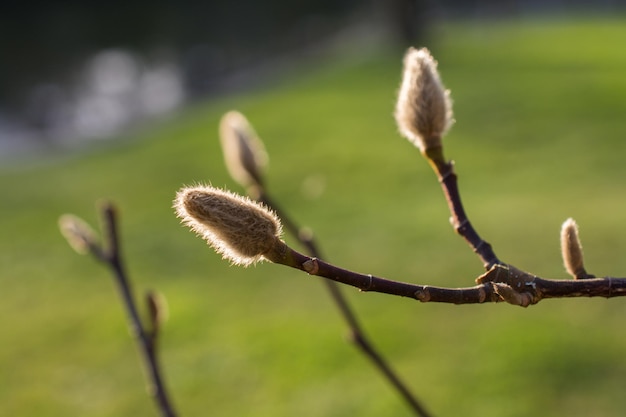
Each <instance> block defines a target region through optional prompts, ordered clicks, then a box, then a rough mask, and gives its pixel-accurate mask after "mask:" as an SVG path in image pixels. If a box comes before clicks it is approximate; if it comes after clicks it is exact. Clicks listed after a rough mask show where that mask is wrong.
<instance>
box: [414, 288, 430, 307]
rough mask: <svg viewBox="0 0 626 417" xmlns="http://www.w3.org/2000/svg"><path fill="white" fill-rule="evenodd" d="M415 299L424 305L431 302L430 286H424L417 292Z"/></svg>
mask: <svg viewBox="0 0 626 417" xmlns="http://www.w3.org/2000/svg"><path fill="white" fill-rule="evenodd" d="M415 298H416V299H418V300H419V301H421V302H422V303H427V302H429V301H430V291H429V290H428V285H424V286H423V287H422V289H421V290H417V291H415Z"/></svg>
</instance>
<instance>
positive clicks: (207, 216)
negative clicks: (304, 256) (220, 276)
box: [174, 186, 283, 266]
mask: <svg viewBox="0 0 626 417" xmlns="http://www.w3.org/2000/svg"><path fill="white" fill-rule="evenodd" d="M174 206H175V208H176V213H177V215H178V217H180V218H181V219H182V220H183V222H184V223H185V224H186V225H187V226H189V227H190V228H191V229H192V230H193V231H195V232H196V233H197V234H198V235H199V236H201V237H202V238H204V239H205V240H206V241H207V242H208V243H209V245H210V246H211V247H212V248H213V249H214V250H215V251H216V252H217V253H219V254H221V255H222V256H223V257H224V258H225V259H228V260H230V261H231V262H232V263H233V264H236V265H243V266H248V265H250V264H253V263H255V262H257V261H259V260H262V259H269V258H271V256H272V254H273V252H275V251H277V250H280V247H282V245H283V243H282V242H281V240H280V234H281V232H282V226H281V224H280V221H279V220H278V217H277V216H276V215H275V214H274V213H273V212H271V211H270V210H268V209H267V208H266V207H265V206H263V205H261V204H259V203H256V202H253V201H252V200H250V199H249V198H247V197H243V196H239V195H237V194H234V193H231V192H228V191H224V190H221V189H218V188H214V187H211V186H195V187H188V188H183V189H181V190H180V191H179V192H178V194H177V195H176V200H175V202H174Z"/></svg>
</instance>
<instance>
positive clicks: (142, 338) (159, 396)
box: [91, 204, 176, 417]
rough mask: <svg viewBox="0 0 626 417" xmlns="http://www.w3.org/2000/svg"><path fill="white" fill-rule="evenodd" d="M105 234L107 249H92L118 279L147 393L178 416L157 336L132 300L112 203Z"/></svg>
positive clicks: (168, 414)
mask: <svg viewBox="0 0 626 417" xmlns="http://www.w3.org/2000/svg"><path fill="white" fill-rule="evenodd" d="M102 218H103V231H104V235H105V242H106V246H105V248H104V249H101V250H95V251H94V250H91V253H92V254H93V255H94V256H95V257H96V258H97V259H98V260H100V261H101V262H103V263H104V264H105V265H107V266H108V267H109V268H110V269H111V272H112V273H113V276H114V278H115V283H116V284H117V289H118V290H119V293H120V296H121V297H122V304H123V305H124V307H125V309H126V313H127V315H128V323H129V326H130V331H131V334H132V336H133V338H134V339H135V340H136V342H137V345H138V346H139V348H140V352H141V357H142V358H143V361H144V366H145V369H146V372H147V376H146V379H147V382H148V393H149V394H150V396H152V398H153V399H154V401H155V402H156V404H157V406H158V408H159V410H160V411H161V414H162V415H163V416H164V417H176V412H175V411H174V407H173V405H172V402H171V400H170V399H169V395H168V393H167V390H166V388H165V383H164V380H163V376H162V373H161V370H160V366H159V363H158V361H157V355H156V337H155V335H154V329H153V331H152V332H151V333H149V332H147V331H146V329H145V328H144V326H143V325H142V322H141V319H140V316H139V312H138V310H137V305H136V303H135V299H134V297H133V292H132V288H131V284H130V281H129V279H128V275H127V273H126V269H125V268H124V263H123V261H122V255H121V250H120V239H119V228H118V223H117V214H116V211H115V208H114V207H113V206H112V205H111V204H106V205H105V206H104V207H103V208H102Z"/></svg>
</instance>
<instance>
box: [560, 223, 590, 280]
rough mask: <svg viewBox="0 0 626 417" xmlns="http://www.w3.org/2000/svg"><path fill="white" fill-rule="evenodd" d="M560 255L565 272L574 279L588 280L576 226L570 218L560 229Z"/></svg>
mask: <svg viewBox="0 0 626 417" xmlns="http://www.w3.org/2000/svg"><path fill="white" fill-rule="evenodd" d="M561 254H562V256H563V265H565V270H566V271H567V272H568V273H569V274H570V275H571V276H572V277H574V279H584V278H589V276H588V274H587V272H586V271H585V267H584V265H583V247H582V245H581V243H580V239H579V237H578V225H577V224H576V222H575V221H574V219H572V218H571V217H570V218H569V219H567V220H565V222H564V223H563V226H562V227H561Z"/></svg>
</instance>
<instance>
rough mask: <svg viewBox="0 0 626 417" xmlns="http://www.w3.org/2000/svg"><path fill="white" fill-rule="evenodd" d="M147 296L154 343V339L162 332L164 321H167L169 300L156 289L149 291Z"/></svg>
mask: <svg viewBox="0 0 626 417" xmlns="http://www.w3.org/2000/svg"><path fill="white" fill-rule="evenodd" d="M145 297H146V306H147V308H148V318H149V320H150V335H151V336H152V340H153V343H154V340H155V339H156V338H157V336H158V335H159V333H160V332H161V327H162V326H163V323H165V322H166V321H167V316H168V309H167V300H166V299H165V297H164V296H163V295H162V294H160V293H158V292H156V291H147V292H146V296H145Z"/></svg>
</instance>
